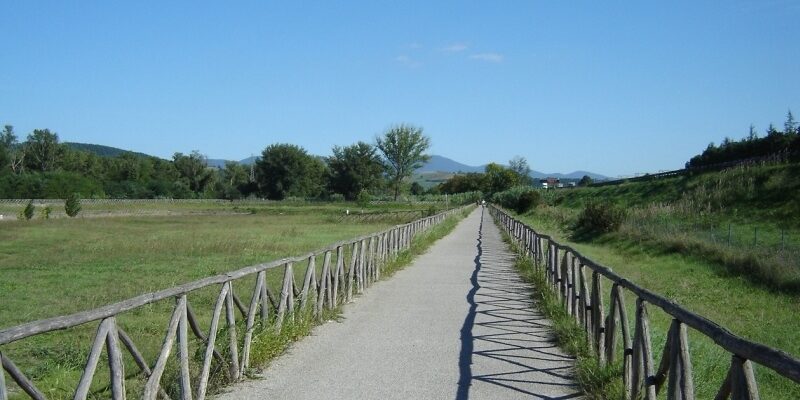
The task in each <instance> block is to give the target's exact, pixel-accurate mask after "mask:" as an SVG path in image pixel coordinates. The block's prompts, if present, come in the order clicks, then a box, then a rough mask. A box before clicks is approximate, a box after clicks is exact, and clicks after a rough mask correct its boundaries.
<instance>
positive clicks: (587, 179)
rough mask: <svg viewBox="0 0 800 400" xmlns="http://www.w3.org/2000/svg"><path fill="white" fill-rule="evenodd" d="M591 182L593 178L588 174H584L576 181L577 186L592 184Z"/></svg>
mask: <svg viewBox="0 0 800 400" xmlns="http://www.w3.org/2000/svg"><path fill="white" fill-rule="evenodd" d="M592 182H594V180H593V179H592V177H590V176H589V175H584V176H583V177H582V178H581V180H580V181H578V186H589V185H591V184H592Z"/></svg>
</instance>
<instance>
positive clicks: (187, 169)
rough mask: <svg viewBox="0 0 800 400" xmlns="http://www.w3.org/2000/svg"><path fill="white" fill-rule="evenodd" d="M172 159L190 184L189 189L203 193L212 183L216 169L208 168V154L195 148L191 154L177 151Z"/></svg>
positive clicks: (179, 172)
mask: <svg viewBox="0 0 800 400" xmlns="http://www.w3.org/2000/svg"><path fill="white" fill-rule="evenodd" d="M172 161H173V163H174V164H175V169H177V170H178V174H180V177H181V178H182V179H184V180H185V181H186V183H187V184H188V186H189V190H191V191H192V192H194V193H195V194H199V193H202V192H203V191H204V190H205V188H206V186H207V185H208V184H209V183H211V179H212V178H213V175H214V171H212V170H211V169H209V168H208V160H207V158H206V156H204V155H202V154H200V152H199V151H197V150H193V151H192V152H191V153H190V154H189V155H184V154H183V153H175V154H174V155H173V156H172Z"/></svg>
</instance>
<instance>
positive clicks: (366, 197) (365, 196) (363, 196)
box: [356, 189, 372, 207]
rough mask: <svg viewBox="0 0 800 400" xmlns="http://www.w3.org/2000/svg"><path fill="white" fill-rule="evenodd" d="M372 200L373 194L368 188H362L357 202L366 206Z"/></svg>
mask: <svg viewBox="0 0 800 400" xmlns="http://www.w3.org/2000/svg"><path fill="white" fill-rule="evenodd" d="M370 201H372V196H370V194H369V192H367V189H361V191H360V192H358V197H356V203H358V205H359V206H361V207H366V206H368V205H369V202H370Z"/></svg>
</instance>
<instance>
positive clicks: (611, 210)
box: [573, 202, 626, 234]
mask: <svg viewBox="0 0 800 400" xmlns="http://www.w3.org/2000/svg"><path fill="white" fill-rule="evenodd" d="M625 215H626V213H625V210H623V209H622V208H620V207H617V206H616V205H614V204H611V203H597V202H590V203H587V204H586V207H584V209H583V210H582V211H581V213H580V214H579V215H578V220H577V221H576V222H575V226H574V227H573V230H574V231H575V233H577V234H591V233H595V234H596V233H608V232H613V231H616V230H617V229H618V228H619V226H620V225H621V224H622V222H623V221H624V220H625Z"/></svg>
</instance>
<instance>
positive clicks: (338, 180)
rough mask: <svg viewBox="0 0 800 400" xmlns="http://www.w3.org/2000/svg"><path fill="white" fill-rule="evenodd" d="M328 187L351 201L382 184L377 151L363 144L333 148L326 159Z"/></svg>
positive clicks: (380, 163)
mask: <svg viewBox="0 0 800 400" xmlns="http://www.w3.org/2000/svg"><path fill="white" fill-rule="evenodd" d="M328 169H329V177H328V186H329V189H330V190H331V191H332V192H334V193H340V194H343V195H344V196H345V198H347V199H348V200H353V199H355V198H356V196H357V195H359V193H361V192H362V191H364V190H366V191H373V190H375V189H377V188H379V187H380V186H381V183H382V182H383V170H384V168H383V164H382V162H381V158H380V156H379V155H378V151H377V149H376V148H375V147H374V146H372V145H370V144H368V143H364V142H358V143H356V144H354V145H351V146H347V147H339V146H334V147H333V156H331V157H329V158H328Z"/></svg>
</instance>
